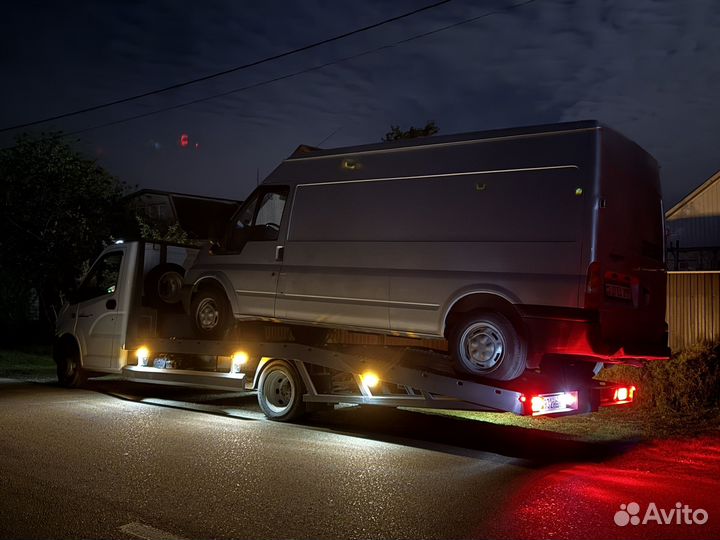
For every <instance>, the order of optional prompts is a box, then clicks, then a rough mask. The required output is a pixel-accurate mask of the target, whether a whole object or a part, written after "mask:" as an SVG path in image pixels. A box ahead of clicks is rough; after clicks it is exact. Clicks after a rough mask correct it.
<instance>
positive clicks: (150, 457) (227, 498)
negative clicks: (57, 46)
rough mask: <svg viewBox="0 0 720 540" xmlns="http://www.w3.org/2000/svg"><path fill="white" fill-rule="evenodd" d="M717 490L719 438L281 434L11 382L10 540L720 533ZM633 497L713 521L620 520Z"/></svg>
mask: <svg viewBox="0 0 720 540" xmlns="http://www.w3.org/2000/svg"><path fill="white" fill-rule="evenodd" d="M718 493H720V436H706V437H703V438H701V439H697V440H694V441H669V442H663V443H655V444H632V443H623V444H620V443H610V444H588V443H583V442H578V441H568V440H565V439H561V438H558V437H555V436H553V435H552V434H549V433H545V432H536V431H531V430H523V429H519V428H510V427H502V426H494V425H488V424H484V423H480V422H468V421H463V420H458V419H452V418H441V417H434V416H427V415H422V414H419V413H414V412H409V411H398V410H393V409H373V408H358V407H354V408H347V409H341V410H336V411H327V412H322V413H319V414H316V415H314V416H313V417H311V418H310V419H309V420H307V421H306V422H304V423H302V424H294V425H286V424H278V423H273V422H270V421H267V420H265V419H264V418H263V417H262V415H261V414H260V412H259V409H258V408H257V406H256V404H255V401H254V397H252V396H243V395H242V394H227V393H212V392H203V391H197V390H188V389H183V388H167V387H160V386H154V385H141V384H133V383H127V382H101V381H95V382H92V383H91V384H90V387H89V389H83V390H66V389H61V388H58V387H55V386H54V385H50V384H32V383H21V382H16V381H10V380H7V379H0V537H3V538H122V539H137V538H147V539H156V538H471V537H472V538H516V537H517V538H661V537H662V538H717V537H718V536H720V502H718V496H717V495H718ZM630 502H637V503H639V505H640V507H641V512H640V514H639V516H640V517H643V513H644V512H645V509H646V507H648V505H649V504H650V503H651V502H654V503H655V504H656V505H657V506H658V507H659V508H662V509H664V510H667V511H669V510H670V509H672V508H674V505H675V503H676V502H681V503H682V504H687V505H689V507H690V508H691V509H698V508H702V509H703V510H705V511H706V512H707V514H708V520H707V522H706V523H704V524H692V525H687V524H680V525H678V524H676V523H674V522H673V524H671V525H660V524H657V523H654V522H649V523H646V524H642V523H641V524H638V525H632V524H629V525H626V526H624V527H623V526H618V525H616V524H615V522H614V519H613V518H614V516H615V513H616V512H617V511H619V510H620V505H621V504H628V503H630ZM698 515H699V516H700V517H702V516H701V515H700V514H698ZM673 519H674V518H673Z"/></svg>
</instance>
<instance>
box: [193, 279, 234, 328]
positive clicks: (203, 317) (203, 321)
mask: <svg viewBox="0 0 720 540" xmlns="http://www.w3.org/2000/svg"><path fill="white" fill-rule="evenodd" d="M190 313H192V314H193V315H192V320H193V326H194V330H195V334H196V335H197V337H199V338H202V339H223V338H225V336H226V334H227V333H228V332H229V331H230V330H231V329H232V325H233V323H234V318H233V312H232V308H231V307H230V302H229V301H228V299H227V296H225V293H223V292H221V291H219V290H218V289H215V288H205V289H201V290H199V291H197V292H196V293H195V294H194V295H193V297H192V302H191V308H190Z"/></svg>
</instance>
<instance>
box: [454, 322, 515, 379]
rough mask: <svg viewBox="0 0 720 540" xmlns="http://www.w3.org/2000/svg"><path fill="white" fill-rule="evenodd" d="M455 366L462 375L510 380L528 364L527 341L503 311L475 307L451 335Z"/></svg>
mask: <svg viewBox="0 0 720 540" xmlns="http://www.w3.org/2000/svg"><path fill="white" fill-rule="evenodd" d="M448 338H449V339H448V344H449V347H450V353H451V355H452V359H453V362H454V367H455V370H456V371H457V372H458V373H459V374H461V375H473V376H476V377H487V378H489V379H495V380H499V381H510V380H513V379H517V378H518V377H519V376H520V375H522V373H523V371H525V368H526V360H527V343H526V341H525V339H524V338H523V337H522V336H521V335H520V333H519V332H518V331H517V329H516V328H515V326H514V325H513V323H512V322H510V320H509V319H508V318H507V317H506V316H505V315H503V314H501V313H496V312H490V311H474V312H472V313H469V314H468V315H466V316H465V317H463V318H462V319H460V320H459V321H458V323H457V324H455V325H454V326H453V327H452V328H451V329H450V333H449V336H448Z"/></svg>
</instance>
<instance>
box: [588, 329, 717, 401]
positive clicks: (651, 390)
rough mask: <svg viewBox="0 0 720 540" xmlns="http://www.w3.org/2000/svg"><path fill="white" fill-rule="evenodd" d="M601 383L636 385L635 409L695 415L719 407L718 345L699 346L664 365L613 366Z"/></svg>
mask: <svg viewBox="0 0 720 540" xmlns="http://www.w3.org/2000/svg"><path fill="white" fill-rule="evenodd" d="M600 378H601V379H603V380H606V381H619V382H627V383H631V384H636V385H637V387H638V405H639V406H640V407H645V408H651V409H655V410H657V411H658V412H662V413H666V412H676V413H697V412H701V411H705V410H708V409H713V408H717V407H718V406H720V342H715V343H701V344H698V345H695V346H694V347H690V348H688V349H686V350H684V351H681V352H680V353H678V354H676V355H674V356H673V358H671V359H670V360H667V361H665V362H662V361H660V362H649V363H647V364H646V365H645V366H644V367H642V368H640V369H638V368H633V367H629V366H614V367H609V368H607V369H604V370H603V371H602V372H601V376H600Z"/></svg>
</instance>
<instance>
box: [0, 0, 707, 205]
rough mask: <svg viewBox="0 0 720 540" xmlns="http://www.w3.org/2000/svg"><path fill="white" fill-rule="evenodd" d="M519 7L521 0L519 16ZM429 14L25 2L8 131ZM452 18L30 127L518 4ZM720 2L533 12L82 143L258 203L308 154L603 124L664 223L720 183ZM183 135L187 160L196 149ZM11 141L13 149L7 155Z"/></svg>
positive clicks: (120, 163)
mask: <svg viewBox="0 0 720 540" xmlns="http://www.w3.org/2000/svg"><path fill="white" fill-rule="evenodd" d="M515 1H516V2H519V1H520V0H515ZM429 3H432V1H431V0H395V1H393V2H382V1H379V0H372V1H364V2H358V1H354V2H349V1H335V2H332V1H322V0H304V1H302V2H280V1H276V0H265V1H263V2H250V1H245V2H231V1H226V2H221V1H199V2H194V3H190V2H178V1H174V2H170V1H157V2H153V3H150V2H128V1H122V2H121V1H114V2H113V1H107V2H99V1H97V2H74V3H69V4H67V3H64V2H53V3H50V2H48V3H40V4H37V3H31V2H20V1H19V0H16V1H15V2H13V3H12V4H11V3H9V2H8V3H5V4H4V5H3V16H2V19H0V73H2V79H1V80H2V90H0V92H1V94H0V95H2V100H1V102H0V127H4V126H7V125H13V124H17V123H21V122H25V121H31V120H35V119H39V118H43V117H46V116H52V115H55V114H60V113H63V112H66V111H68V110H74V109H78V108H82V107H86V106H89V105H94V104H98V103H102V102H105V101H109V100H113V99H118V98H122V97H126V96H129V95H133V94H138V93H142V92H145V91H147V90H152V89H155V88H159V87H163V86H167V85H170V84H173V83H176V82H181V81H184V80H187V79H192V78H196V77H200V76H203V75H207V74H210V73H213V72H216V71H220V70H223V69H227V68H229V67H233V66H236V65H240V64H244V63H247V62H250V61H253V60H256V59H260V58H263V57H266V56H270V55H273V54H277V53H280V52H283V51H285V50H288V49H292V48H296V47H300V46H303V45H306V44H308V43H312V42H314V41H319V40H321V39H324V38H327V37H330V36H333V35H336V34H340V33H343V32H346V31H349V30H352V29H354V28H357V27H360V26H364V25H368V24H372V23H374V22H377V21H380V20H382V19H385V18H388V17H391V16H394V15H399V14H402V13H404V12H406V11H410V10H412V9H415V8H418V7H421V6H423V5H426V4H429ZM512 3H513V2H512V1H511V0H504V1H499V0H486V1H485V0H483V1H476V2H472V1H468V0H454V1H453V2H451V3H449V4H446V5H443V6H440V7H438V8H434V9H432V10H430V11H425V12H423V13H421V14H418V15H415V16H412V17H410V18H406V19H403V20H401V21H398V22H395V23H392V24H390V25H387V26H384V27H381V28H379V29H375V30H371V31H368V32H365V33H363V34H360V35H356V36H352V37H350V38H348V39H344V40H342V41H339V42H335V43H333V44H330V45H327V46H323V47H320V48H317V49H314V50H312V51H307V52H304V53H300V54H297V55H294V56H291V57H289V58H284V59H282V60H279V61H276V62H271V63H268V64H264V65H262V66H258V67H255V68H252V69H249V70H245V71H242V72H239V73H234V74H231V75H228V76H225V77H222V78H219V79H215V80H212V81H207V82H204V83H201V84H197V85H193V86H191V87H187V88H183V89H180V90H177V91H173V92H170V93H166V94H161V95H157V96H152V97H149V98H146V99H143V100H140V101H137V102H134V103H129V104H124V105H120V106H117V107H113V108H111V109H107V110H103V111H97V112H94V113H90V114H85V115H81V116H78V117H74V118H71V119H65V120H61V121H56V122H51V123H49V124H45V125H42V126H38V127H34V128H30V130H31V131H33V132H35V131H36V132H39V131H42V130H44V131H51V130H56V129H61V130H63V131H66V132H70V131H74V130H78V129H83V128H86V127H89V126H93V125H97V124H102V123H105V122H109V121H113V120H116V119H121V118H125V117H127V116H132V115H136V114H141V113H144V112H147V111H151V110H154V109H156V108H161V107H166V106H168V105H172V104H175V103H180V102H184V101H188V100H191V99H195V98H198V97H203V96H207V95H210V94H214V93H218V92H223V91H226V90H230V89H233V88H238V87H242V86H247V85H249V84H253V83H256V82H259V81H263V80H265V79H270V78H273V77H277V76H280V75H284V74H287V73H290V72H294V71H298V70H300V69H303V68H308V67H312V66H314V65H317V64H322V63H324V62H328V61H330V60H334V59H336V58H339V57H345V56H350V55H353V54H356V53H358V52H362V51H365V50H367V49H372V48H375V47H379V46H382V45H385V44H389V43H393V42H395V41H398V40H400V39H403V38H406V37H410V36H412V35H415V34H419V33H422V32H425V31H428V30H432V29H434V28H437V27H441V26H444V25H447V24H451V23H454V22H457V21H460V20H463V19H467V18H470V17H473V16H476V15H480V14H482V13H484V12H487V11H489V10H492V9H495V8H498V7H501V6H507V5H510V4H512ZM718 28H720V2H717V0H666V1H661V0H598V1H596V0H577V1H574V0H535V2H533V3H531V4H528V5H525V6H522V7H519V8H517V9H514V10H511V11H506V12H503V13H501V14H496V15H493V16H490V17H487V18H483V19H481V20H479V21H476V22H473V23H470V24H466V25H463V26H460V27H456V28H453V29H450V30H447V31H444V32H440V33H437V34H434V35H431V36H428V37H425V38H422V39H419V40H415V41H411V42H409V43H405V44H402V45H399V46H397V47H393V48H389V49H384V50H383V51H381V52H376V53H373V54H369V55H366V56H363V57H360V58H357V59H354V60H350V61H347V62H343V63H341V64H339V65H333V66H330V67H327V68H324V69H321V70H318V71H314V72H311V73H307V74H304V75H300V76H297V77H294V78H291V79H286V80H283V81H279V82H275V83H272V84H269V85H266V86H263V87H261V88H256V89H252V90H249V91H244V92H240V93H236V94H233V95H231V96H227V97H224V98H221V99H216V100H213V101H209V102H205V103H201V104H197V105H193V106H189V107H185V108H182V109H179V110H175V111H171V112H165V113H162V114H158V115H155V116H150V117H147V118H143V119H140V120H136V121H132V122H128V123H125V124H120V125H116V126H112V127H106V128H103V129H97V130H92V131H88V132H85V133H83V134H80V135H78V136H77V137H75V139H79V140H78V142H77V143H75V144H76V147H77V148H78V149H79V150H81V151H83V152H84V153H86V154H87V155H90V156H94V157H96V158H97V159H98V160H99V162H100V163H101V164H102V165H103V166H105V167H106V168H107V169H108V170H109V171H110V172H111V173H113V174H115V175H117V176H119V177H120V178H121V179H123V180H125V181H126V182H128V183H130V184H139V185H140V187H152V188H158V189H166V190H174V191H182V192H189V193H197V194H204V195H215V196H221V197H231V198H239V199H242V198H245V197H246V196H247V194H248V193H249V191H250V190H251V189H252V188H253V187H254V186H255V179H256V170H257V169H259V170H260V177H261V178H263V177H264V176H266V175H267V174H268V173H269V172H270V171H271V170H272V169H273V168H274V167H275V166H277V165H278V164H279V162H280V161H281V160H282V159H283V158H285V157H287V156H288V155H289V154H290V153H291V152H292V150H294V148H295V147H297V145H298V144H301V143H305V144H311V145H317V144H318V143H320V142H321V141H322V140H323V139H325V138H326V137H328V135H330V134H331V133H332V132H334V131H336V130H338V131H337V133H336V134H335V135H333V136H332V137H330V138H329V139H328V140H327V141H326V142H325V143H323V146H324V147H336V146H345V145H352V144H362V143H367V142H376V141H378V140H379V139H380V137H381V136H382V135H383V134H384V133H385V132H386V131H387V130H388V128H389V125H390V124H400V125H402V126H404V127H407V126H408V125H410V124H413V125H419V124H424V123H425V121H426V120H430V119H433V120H435V121H436V122H437V124H438V125H439V126H440V130H441V133H443V134H448V133H455V132H463V131H475V130H482V129H493V128H502V127H509V126H516V125H528V124H537V123H546V122H556V121H564V120H581V119H597V120H600V121H601V122H604V123H606V124H608V125H610V126H612V127H614V128H616V129H618V130H620V131H621V132H623V133H624V134H626V135H627V136H629V137H630V138H632V139H634V140H636V141H637V142H638V143H640V144H641V145H642V146H643V147H645V148H646V149H647V150H648V151H650V152H651V153H652V154H653V155H654V156H655V157H656V158H657V159H658V161H659V162H660V164H661V166H662V174H663V188H664V191H665V202H666V208H669V207H670V206H671V205H672V204H674V203H675V202H677V201H678V199H680V198H681V197H683V196H684V195H685V194H687V193H688V192H689V191H690V190H691V189H693V188H694V187H695V186H697V185H698V184H700V183H701V182H703V181H704V180H705V179H706V178H707V177H708V176H710V175H711V174H712V173H714V172H715V171H716V170H717V169H718V168H720V156H719V155H718V152H717V146H718V145H717V141H718V140H720V108H719V107H717V106H716V100H717V97H716V96H718V95H720V61H718V59H720V32H718V30H717V29H718ZM182 133H187V134H188V135H189V136H190V142H191V147H192V146H193V145H194V143H196V142H197V143H199V144H200V147H199V148H197V149H195V148H194V147H193V148H184V149H183V148H180V146H179V145H178V140H179V137H180V135H181V134H182ZM13 137H14V133H3V134H0V145H2V146H7V145H9V144H11V143H12V140H13Z"/></svg>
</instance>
